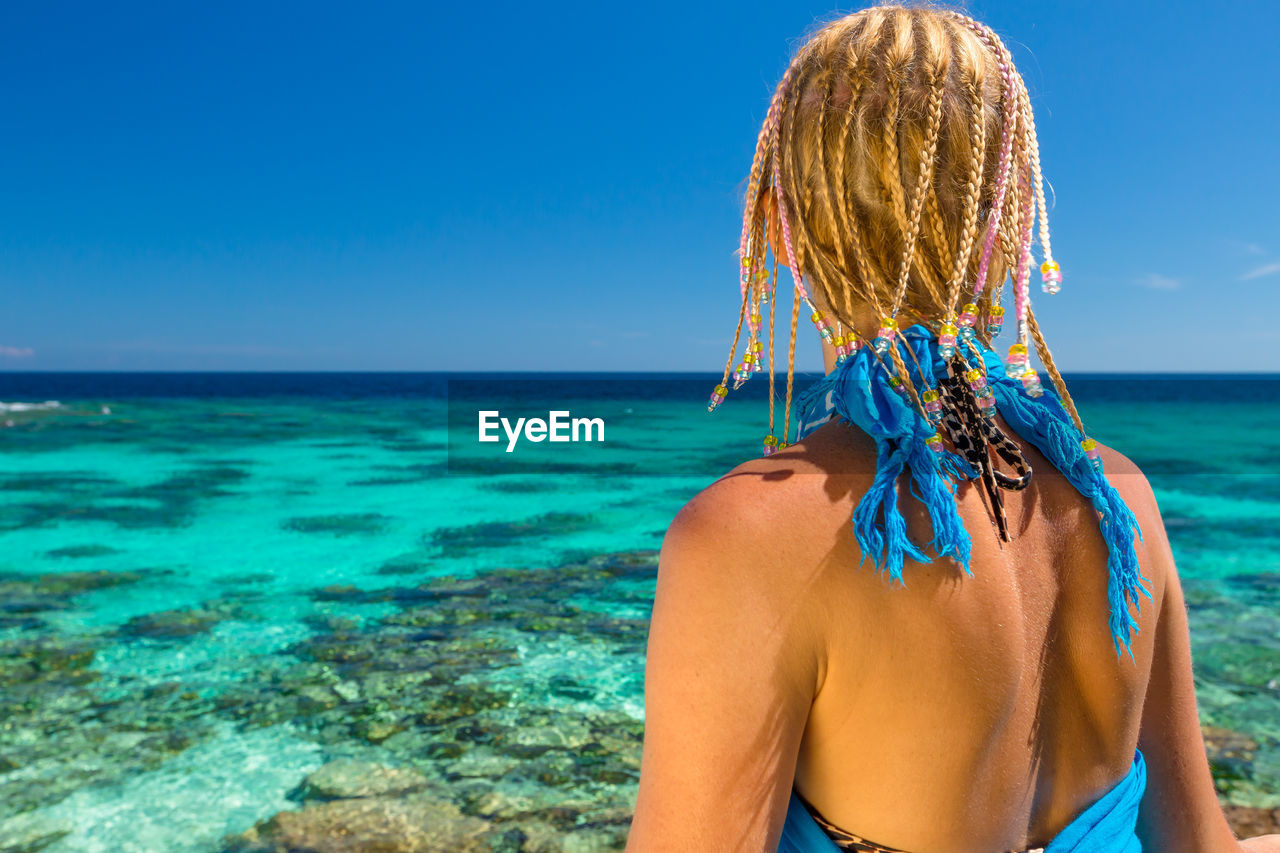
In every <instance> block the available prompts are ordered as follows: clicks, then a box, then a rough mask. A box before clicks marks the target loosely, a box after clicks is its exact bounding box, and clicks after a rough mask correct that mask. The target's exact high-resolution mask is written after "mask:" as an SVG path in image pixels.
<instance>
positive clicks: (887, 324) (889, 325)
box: [880, 317, 898, 329]
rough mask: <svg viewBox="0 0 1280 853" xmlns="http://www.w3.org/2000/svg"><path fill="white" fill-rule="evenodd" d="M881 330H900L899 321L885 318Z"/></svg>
mask: <svg viewBox="0 0 1280 853" xmlns="http://www.w3.org/2000/svg"><path fill="white" fill-rule="evenodd" d="M880 328H882V329H897V328H898V321H897V320H895V319H893V318H892V317H885V318H884V319H883V320H881V321H880Z"/></svg>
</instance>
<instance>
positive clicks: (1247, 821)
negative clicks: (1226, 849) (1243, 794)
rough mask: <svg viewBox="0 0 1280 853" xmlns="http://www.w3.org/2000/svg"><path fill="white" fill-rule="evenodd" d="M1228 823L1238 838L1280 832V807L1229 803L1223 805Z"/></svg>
mask: <svg viewBox="0 0 1280 853" xmlns="http://www.w3.org/2000/svg"><path fill="white" fill-rule="evenodd" d="M1222 810H1223V812H1225V813H1226V815H1227V823H1229V824H1231V831H1232V832H1234V833H1235V834H1236V836H1237V837H1238V838H1250V837H1252V836H1254V835H1270V834H1272V833H1280V808H1277V809H1262V808H1254V807H1252V806H1234V805H1228V806H1223V807H1222Z"/></svg>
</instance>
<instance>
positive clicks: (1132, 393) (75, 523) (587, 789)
mask: <svg viewBox="0 0 1280 853" xmlns="http://www.w3.org/2000/svg"><path fill="white" fill-rule="evenodd" d="M814 378H815V377H813V376H807V377H800V379H799V382H798V388H799V387H803V386H804V385H805V384H807V383H808V382H812V381H813V379H814ZM716 380H717V377H714V376H691V375H686V374H663V375H659V374H618V375H600V374H555V375H547V374H487V375H482V374H466V375H464V374H430V373H138V374H131V373H0V400H3V401H5V402H3V403H0V850H4V851H9V850H13V851H35V850H41V851H47V853H97V851H103V852H104V853H106V851H111V852H112V853H130V852H131V851H147V853H151V851H157V853H159V851H174V853H179V852H180V853H229V852H230V851H251V850H271V849H299V850H301V849H316V850H324V851H328V850H348V849H350V850H357V849H361V848H360V847H358V846H357V847H341V846H334V845H335V844H336V842H334V840H333V839H334V838H336V837H338V836H339V835H341V833H342V832H355V833H356V837H359V835H360V833H364V834H365V836H367V837H368V838H370V839H381V841H379V842H378V843H384V842H385V844H384V846H381V847H377V848H376V849H380V850H384V849H385V850H392V851H394V850H401V849H404V850H410V849H413V850H417V849H423V850H427V849H457V850H466V849H483V850H614V849H621V847H622V845H623V843H624V842H625V837H626V827H627V822H628V820H629V817H630V807H631V805H632V803H633V801H634V796H635V790H636V779H637V777H638V769H639V759H640V745H641V741H642V735H643V663H644V644H645V637H646V632H647V620H648V614H649V610H650V605H651V601H652V595H653V590H654V580H655V573H656V562H655V556H656V549H657V548H658V546H659V544H660V543H661V539H662V535H663V532H664V530H665V528H666V526H667V524H668V523H669V522H670V520H671V518H672V516H673V515H674V514H675V513H676V511H677V510H678V509H679V508H680V507H681V506H682V505H683V504H684V503H685V502H686V501H687V500H688V499H689V498H690V497H691V496H693V495H694V494H695V493H696V492H697V491H698V490H699V489H701V488H702V487H703V486H705V485H706V484H707V483H708V482H710V481H711V480H713V479H714V478H715V477H716V476H718V475H719V474H721V473H723V472H724V471H726V470H728V469H729V468H731V467H733V465H735V464H737V463H738V462H740V461H742V460H744V459H746V458H750V457H752V456H755V455H758V453H759V452H760V447H761V444H760V440H761V438H762V437H763V436H764V434H765V432H766V428H765V425H766V418H767V415H766V413H765V410H764V396H763V395H764V391H765V387H766V382H765V380H764V379H763V378H755V379H753V380H752V382H751V383H749V384H748V386H747V387H748V391H749V393H746V394H745V395H741V396H739V395H733V394H731V395H730V397H729V400H728V401H727V402H726V403H725V404H724V405H723V406H722V407H721V408H720V410H719V411H717V412H716V413H715V414H714V415H709V414H708V413H707V411H706V408H705V401H706V398H707V395H708V393H709V392H710V390H711V387H712V386H713V385H714V384H715V383H716ZM1068 384H1069V386H1070V388H1071V389H1072V391H1073V394H1074V396H1075V397H1076V400H1077V403H1078V405H1079V407H1080V410H1081V413H1082V415H1083V417H1084V419H1085V422H1086V424H1087V426H1088V427H1089V430H1090V433H1091V434H1092V435H1094V436H1095V437H1096V438H1098V439H1099V440H1100V441H1102V442H1104V443H1107V444H1110V445H1112V446H1114V447H1115V448H1117V449H1118V450H1120V451H1121V452H1123V453H1125V454H1126V455H1128V456H1129V457H1130V458H1132V459H1133V460H1134V461H1135V462H1137V463H1138V465H1139V466H1140V467H1141V468H1142V469H1143V470H1144V471H1145V472H1146V474H1147V476H1148V478H1149V479H1150V481H1151V483H1152V484H1153V486H1154V488H1155V491H1156V495H1157V498H1158V500H1159V502H1160V506H1161V508H1162V511H1163V514H1164V518H1165V523H1166V526H1167V529H1168V532H1169V536H1170V539H1171V541H1172V545H1173V549H1174V554H1175V557H1176V558H1177V561H1178V566H1179V570H1180V572H1181V573H1182V576H1183V578H1184V586H1185V588H1186V592H1187V599H1188V604H1189V613H1190V620H1191V629H1192V644H1193V656H1194V660H1195V670H1196V688H1197V698H1198V701H1199V706H1200V712H1201V717H1202V723H1203V725H1204V727H1205V735H1206V742H1207V744H1208V746H1209V750H1210V755H1211V759H1212V765H1213V770H1214V776H1215V780H1216V783H1217V786H1218V791H1219V796H1220V798H1221V801H1222V802H1223V804H1224V805H1230V806H1234V807H1238V809H1239V810H1240V813H1241V814H1243V813H1246V812H1247V811H1248V810H1249V809H1270V808H1274V807H1280V608H1278V606H1277V605H1280V533H1278V532H1277V530H1278V529H1280V528H1278V525H1277V522H1278V521H1280V430H1277V428H1276V424H1277V423H1278V422H1280V376H1270V375H1266V376H1260V375H1241V376H1226V375H1208V376H1206V375H1195V376H1168V375H1158V376H1157V375H1146V376H1144V375H1128V376H1121V375H1107V376H1090V375H1080V376H1069V377H1068ZM780 390H781V389H780ZM486 399H493V400H494V401H495V402H494V408H495V411H502V412H503V413H504V414H508V413H514V415H518V416H520V417H526V418H529V417H534V416H535V415H536V414H537V413H538V412H542V413H543V416H544V417H546V416H547V415H549V413H550V412H551V411H553V410H563V411H566V412H569V413H571V416H572V417H579V416H581V417H584V418H594V417H599V418H600V419H601V420H602V422H603V423H604V424H605V425H606V427H605V428H606V429H607V433H606V434H605V440H604V441H603V442H563V443H552V442H550V441H544V442H535V441H532V440H529V439H527V438H526V439H524V440H523V443H518V444H517V446H516V447H515V448H514V449H513V450H512V451H511V452H509V453H508V452H507V449H506V448H507V447H508V446H509V441H508V438H507V437H506V434H505V433H504V432H503V430H502V428H501V427H500V426H499V427H496V428H495V430H496V431H495V435H498V436H500V437H501V440H499V441H496V442H493V443H486V444H484V445H481V444H480V443H479V442H478V441H476V438H477V435H476V430H477V427H476V425H475V423H474V417H475V412H474V407H473V408H471V409H468V408H467V406H468V405H470V404H472V403H474V402H475V401H477V400H486ZM514 415H513V417H514ZM779 417H781V415H780V414H779ZM526 435H527V433H526ZM868 570H869V569H868ZM397 826H399V827H402V828H403V827H404V826H416V827H429V828H430V829H429V831H428V830H421V831H422V832H428V834H431V833H434V834H435V835H433V836H432V837H431V839H429V840H428V841H425V842H421V843H422V844H425V845H427V846H421V847H410V846H404V845H403V844H402V846H395V844H396V843H398V842H397V841H396V840H395V838H392V837H391V836H386V834H387V833H391V835H392V836H393V835H394V833H395V832H396V831H397V830H396V829H395V827H397ZM353 828H354V829H353ZM400 831H403V829H401V830H400ZM380 833H381V834H382V835H380ZM384 836H386V837H384ZM344 837H346V838H347V841H345V842H343V843H350V836H344ZM388 838H390V840H388ZM432 839H434V840H432ZM369 843H370V844H372V843H373V842H369ZM414 843H418V842H414ZM326 844H327V845H329V846H325V845H326ZM431 844H435V845H436V846H430V845H431ZM273 845H274V846H273ZM307 845H311V846H307Z"/></svg>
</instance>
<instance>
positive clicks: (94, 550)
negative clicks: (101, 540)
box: [44, 545, 120, 560]
mask: <svg viewBox="0 0 1280 853" xmlns="http://www.w3.org/2000/svg"><path fill="white" fill-rule="evenodd" d="M44 553H45V556H46V557H52V558H53V559H55V560H78V559H83V558H85V557H105V556H106V555H108V554H119V553H120V549H118V548H112V547H111V546H110V545H68V546H66V547H63V548H54V549H52V550H49V551H45V552H44Z"/></svg>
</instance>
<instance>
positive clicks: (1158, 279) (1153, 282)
mask: <svg viewBox="0 0 1280 853" xmlns="http://www.w3.org/2000/svg"><path fill="white" fill-rule="evenodd" d="M1138 284H1139V285H1141V286H1142V287H1146V288H1150V289H1151V290H1177V289H1178V288H1180V287H1182V282H1180V281H1178V280H1177V279H1176V278H1169V276H1167V275H1160V273H1158V272H1149V273H1147V274H1146V275H1144V276H1142V278H1140V279H1138Z"/></svg>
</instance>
